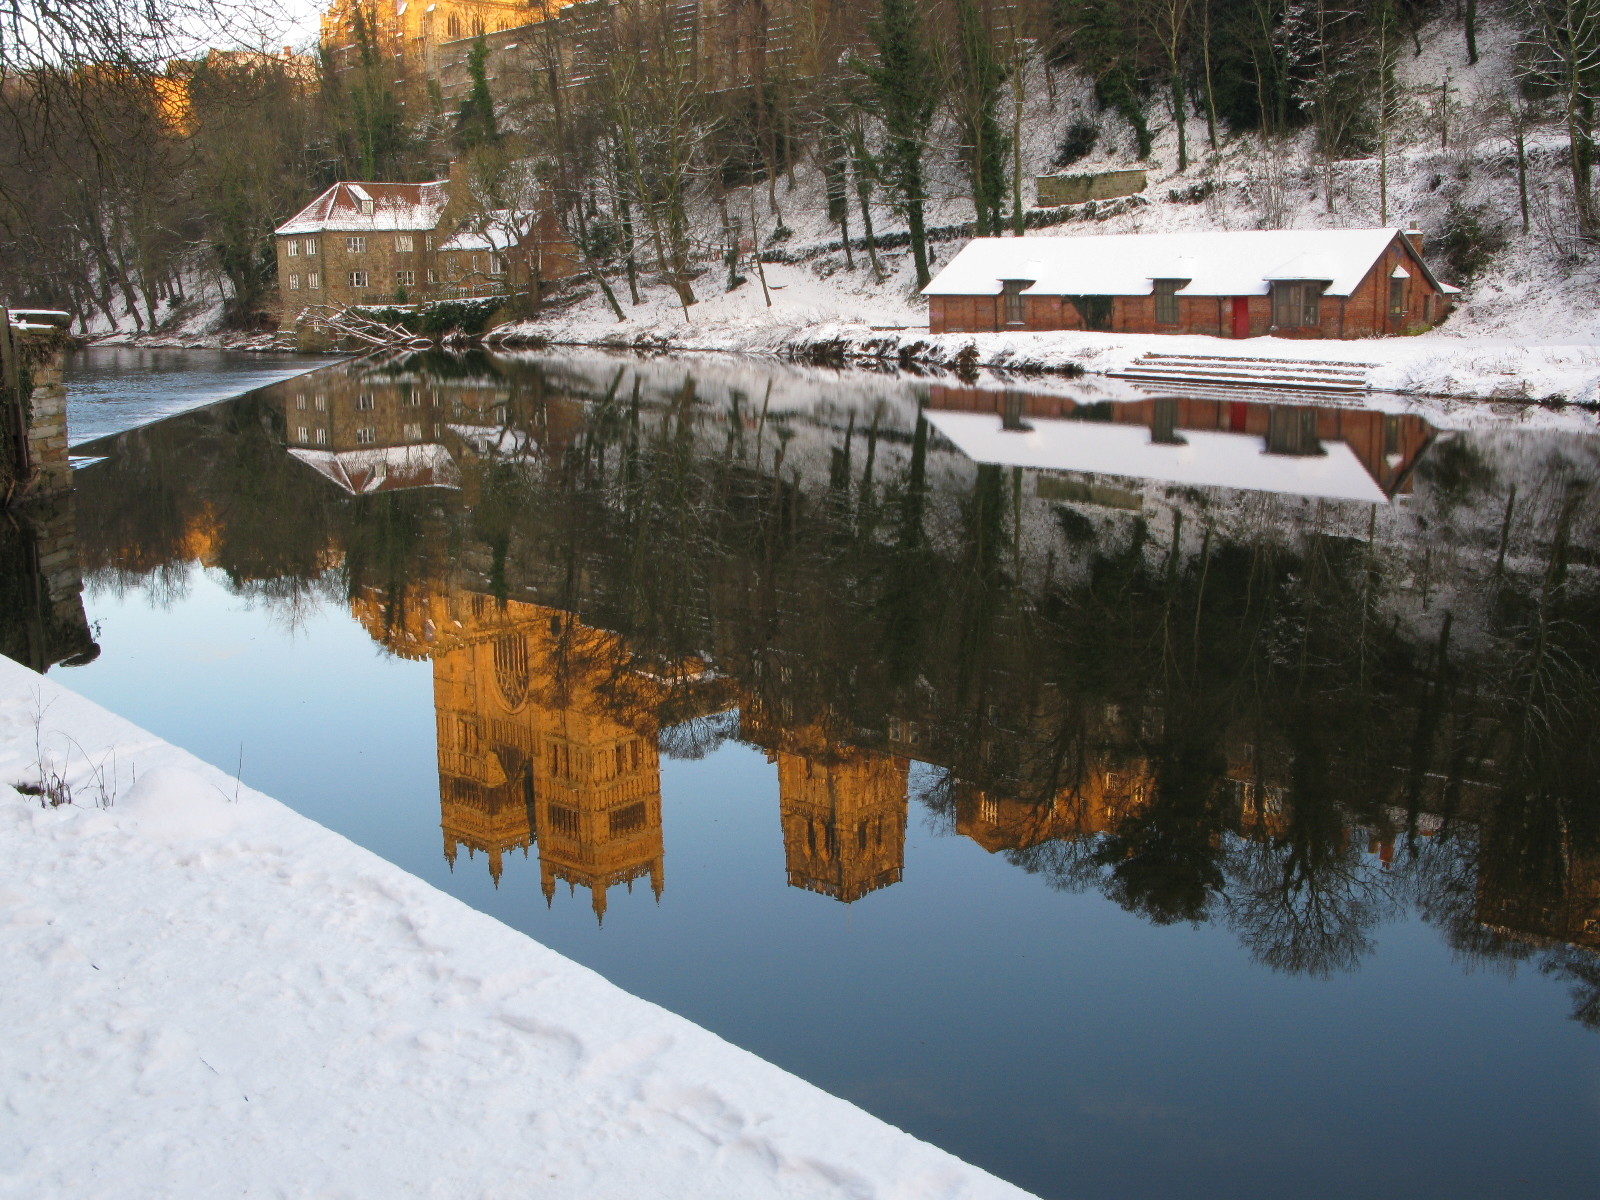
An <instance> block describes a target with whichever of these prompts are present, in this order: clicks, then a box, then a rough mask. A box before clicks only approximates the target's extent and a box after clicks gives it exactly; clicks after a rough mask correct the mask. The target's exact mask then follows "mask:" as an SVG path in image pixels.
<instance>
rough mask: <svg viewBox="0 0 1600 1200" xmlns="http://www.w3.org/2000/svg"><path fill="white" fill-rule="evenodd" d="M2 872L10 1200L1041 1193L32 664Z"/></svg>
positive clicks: (12, 742)
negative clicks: (567, 951) (261, 789)
mask: <svg viewBox="0 0 1600 1200" xmlns="http://www.w3.org/2000/svg"><path fill="white" fill-rule="evenodd" d="M41 768H42V769H41ZM308 769H314V766H313V765H311V764H308ZM41 775H42V776H43V778H44V780H45V782H47V783H48V782H50V781H51V780H52V779H53V778H55V777H57V776H59V777H60V778H62V779H64V780H65V781H66V782H67V783H68V784H69V785H70V788H71V794H72V802H71V803H70V804H64V805H61V806H56V807H52V806H49V805H48V804H46V803H45V802H44V800H43V799H41V798H40V797H38V796H32V795H24V794H21V793H19V792H18V791H17V790H16V789H15V788H13V787H11V786H8V785H10V784H34V783H37V782H38V781H39V780H40V779H41ZM108 801H109V806H107V802H108ZM0 847H3V851H4V854H5V859H6V871H5V879H4V881H3V883H0V895H3V905H0V913H3V916H0V961H3V963H4V974H5V978H6V979H7V985H6V987H5V989H4V992H3V993H0V994H3V995H4V998H5V1013H4V1019H5V1023H6V1029H7V1038H6V1042H7V1048H8V1052H7V1054H6V1057H5V1064H4V1067H3V1068H0V1080H3V1087H4V1104H5V1108H6V1111H7V1113H8V1114H9V1116H8V1119H7V1121H6V1122H5V1123H4V1124H3V1125H0V1194H3V1195H16V1196H24V1195H27V1196H45V1195H51V1196H67V1195H71V1196H75V1197H96V1196H106V1197H111V1196H115V1197H119V1198H122V1197H134V1196H199V1195H221V1194H227V1195H254V1194H271V1195H322V1196H402V1195H404V1196H412V1195H415V1196H450V1197H458V1196H511V1195H518V1196H522V1195H538V1196H541V1197H573V1198H574V1200H576V1198H580V1197H581V1198H584V1200H590V1198H594V1197H602V1196H628V1197H653V1196H654V1197H684V1196H696V1197H711V1196H726V1197H730V1198H732V1197H739V1198H747V1197H761V1196H785V1197H788V1196H795V1197H832V1196H849V1197H903V1198H905V1200H912V1198H917V1200H924V1198H928V1200H931V1198H944V1197H948V1198H951V1200H955V1198H959V1197H1021V1196H1023V1195H1025V1193H1023V1192H1021V1191H1019V1190H1018V1189H1016V1188H1014V1187H1012V1186H1010V1185H1009V1184H1005V1183H1002V1182H1000V1181H999V1180H997V1179H995V1178H993V1177H992V1176H989V1175H986V1174H985V1173H983V1172H982V1171H979V1170H978V1169H976V1168H974V1167H971V1166H969V1165H967V1164H965V1163H963V1162H961V1161H959V1160H958V1159H955V1158H953V1157H951V1156H950V1155H948V1154H946V1153H945V1152H943V1151H941V1150H938V1149H935V1148H934V1147H932V1146H929V1145H927V1144H925V1143H923V1142H919V1141H917V1140H916V1139H914V1138H912V1137H910V1136H909V1135H907V1134H904V1133H902V1132H900V1131H899V1130H896V1129H894V1128H892V1127H890V1126H888V1125H886V1124H884V1123H883V1122H881V1121H878V1120H877V1119H876V1118H873V1117H871V1116H869V1115H867V1114H866V1113H864V1112H862V1111H861V1110H860V1109H858V1108H855V1107H854V1106H853V1105H850V1104H848V1103H846V1102H845V1101H843V1100H839V1099H837V1098H835V1097H832V1096H829V1095H827V1094H825V1093H823V1092H821V1091H819V1090H817V1089H816V1088H814V1087H812V1086H811V1085H809V1084H807V1083H804V1082H803V1081H801V1080H799V1079H797V1078H795V1077H794V1076H792V1075H789V1074H787V1073H786V1072H784V1071H781V1070H780V1069H778V1068H777V1067H775V1066H772V1065H771V1064H769V1063H766V1062H764V1061H762V1060H760V1059H758V1058H756V1057H754V1056H752V1055H750V1054H748V1053H746V1052H744V1051H742V1050H739V1049H737V1048H735V1047H733V1046H731V1045H729V1044H728V1043H726V1042H724V1041H722V1040H721V1039H719V1038H717V1037H716V1036H714V1035H713V1034H711V1033H709V1032H707V1031H705V1030H704V1029H701V1028H699V1027H698V1026H695V1025H692V1024H690V1023H689V1022H687V1021H685V1020H683V1019H682V1018H679V1017H676V1016H673V1015H672V1014H671V1013H668V1012H666V1011H664V1010H662V1009H660V1008H657V1007H655V1006H654V1005H651V1004H648V1003H646V1002H644V1001H642V1000H639V999H637V998H635V997H633V996H631V995H628V994H627V993H624V992H622V991H621V990H619V989H618V988H616V987H614V986H613V985H611V984H609V983H607V982H606V981H605V980H604V979H602V978H600V977H599V976H598V975H596V974H594V973H593V972H591V971H589V970H587V969H586V968H584V967H581V966H579V965H577V964H576V963H573V962H571V961H570V960H568V959H565V958H563V957H561V956H560V955H558V954H555V953H554V952H552V951H550V950H548V949H545V948H544V947H542V946H540V945H538V944H537V943H535V942H533V941H530V940H529V939H528V938H526V937H524V936H523V935H521V934H519V933H516V932H515V931H513V930H511V929H509V928H507V927H505V926H504V925H501V924H500V923H499V922H497V921H495V920H493V919H492V918H490V917H487V916H485V915H483V914H481V913H478V912H475V911H473V910H471V909H469V908H468V907H466V906H465V905H463V904H461V903H460V902H458V901H456V900H454V899H451V898H450V897H448V896H446V895H444V894H443V893H441V892H438V891H436V890H434V889H433V888H432V887H430V886H428V885H427V884H425V883H423V882H422V881H420V880H418V879H416V878H414V877H412V876H410V875H408V874H406V873H405V872H403V871H401V870H400V869H399V868H397V867H395V866H393V865H391V864H389V863H387V862H385V861H383V860H382V859H379V858H377V857H376V856H374V855H372V854H370V853H368V852H367V851H365V850H362V849H360V848H359V847H357V846H355V845H353V844H351V843H350V842H348V841H346V840H345V839H343V838H341V837H339V836H338V835H336V834H333V833H331V832H329V831H328V830H326V829H324V828H322V827H321V826H319V825H316V824H314V823H312V822H310V821H308V820H306V819H304V818H303V817H300V816H298V815H297V814H295V813H294V812H292V811H290V810H289V809H288V808H286V807H285V806H283V805H282V804H280V803H278V802H277V801H275V800H272V799H269V798H268V797H266V796H263V795H260V794H259V793H256V792H253V791H251V790H250V789H249V788H247V787H243V786H240V785H239V784H238V783H237V782H236V781H235V780H234V779H233V778H232V777H230V776H229V775H227V774H226V773H225V772H223V771H219V770H217V769H216V768H213V767H210V766H207V765H206V764H204V763H201V762H200V761H199V760H198V759H195V758H194V757H193V756H191V755H189V754H187V753H185V752H184V751H182V750H179V749H177V748H176V747H173V746H171V745H169V744H167V743H165V742H162V741H161V740H160V739H158V738H155V737H153V736H152V735H150V734H148V733H145V732H143V731H142V730H139V729H137V728H135V727H134V726H132V725H131V724H129V723H128V722H127V721H124V720H122V719H121V718H118V717H116V716H113V715H112V714H110V713H108V712H106V711H105V710H104V709H101V708H99V707H98V706H96V705H94V704H92V703H90V702H89V701H87V700H85V699H83V698H81V697H79V696H77V695H76V694H74V693H72V692H70V691H68V690H67V689H65V688H63V687H62V686H60V685H59V684H57V683H56V682H55V681H54V680H53V679H47V678H44V677H42V676H38V675H35V674H33V673H32V672H30V671H28V670H26V669H25V668H23V667H20V666H18V665H16V664H15V663H12V662H10V661H8V660H5V659H0Z"/></svg>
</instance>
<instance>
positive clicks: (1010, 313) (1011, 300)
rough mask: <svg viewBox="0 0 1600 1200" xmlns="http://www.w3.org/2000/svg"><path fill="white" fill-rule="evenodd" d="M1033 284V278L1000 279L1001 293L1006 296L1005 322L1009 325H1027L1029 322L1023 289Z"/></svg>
mask: <svg viewBox="0 0 1600 1200" xmlns="http://www.w3.org/2000/svg"><path fill="white" fill-rule="evenodd" d="M1032 286H1033V280H1031V279H1003V280H1001V281H1000V294H1001V295H1002V296H1003V297H1004V298H1005V323H1006V324H1007V325H1026V324H1027V323H1028V316H1027V311H1028V310H1027V304H1026V302H1025V301H1024V299H1023V296H1022V290H1023V289H1024V288H1030V287H1032Z"/></svg>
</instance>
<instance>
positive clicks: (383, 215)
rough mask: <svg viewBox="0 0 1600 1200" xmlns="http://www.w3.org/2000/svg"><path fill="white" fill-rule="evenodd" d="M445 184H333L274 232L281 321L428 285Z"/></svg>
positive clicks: (413, 291) (391, 298) (378, 300)
mask: <svg viewBox="0 0 1600 1200" xmlns="http://www.w3.org/2000/svg"><path fill="white" fill-rule="evenodd" d="M448 198H449V189H448V186H447V184H446V183H445V182H444V181H442V180H439V181H436V182H433V183H336V184H334V185H333V186H332V187H331V188H329V189H328V190H327V191H325V192H323V193H322V195H320V196H318V197H317V198H316V199H315V200H313V201H312V202H311V203H310V204H308V205H306V207H305V208H303V209H301V210H300V211H299V212H298V213H296V214H295V215H294V216H292V217H290V218H289V219H288V220H287V221H285V222H284V223H283V224H282V225H280V226H278V228H277V229H276V230H275V231H274V232H275V235H276V241H277V254H278V292H279V295H280V296H281V297H282V299H283V314H284V318H285V320H288V321H292V320H293V319H294V318H295V317H296V316H297V315H298V314H299V313H300V312H301V310H302V309H304V308H305V307H306V306H307V305H310V304H334V305H343V304H385V303H391V302H393V301H394V300H395V299H396V297H397V294H404V295H405V296H407V297H410V296H413V295H416V294H418V291H419V288H420V289H426V287H427V282H428V278H429V272H430V271H433V270H435V268H434V266H433V257H434V249H435V245H434V244H435V240H436V239H437V237H438V227H439V219H440V217H441V216H442V215H443V213H444V209H445V204H446V202H447V200H448Z"/></svg>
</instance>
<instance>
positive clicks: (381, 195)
mask: <svg viewBox="0 0 1600 1200" xmlns="http://www.w3.org/2000/svg"><path fill="white" fill-rule="evenodd" d="M448 199H449V185H448V183H447V182H446V181H445V180H436V181H434V182H432V183H336V184H334V185H333V186H332V187H331V188H329V189H328V190H327V191H325V192H323V193H322V195H320V196H318V197H317V198H316V199H315V200H313V201H312V202H311V203H310V204H308V205H306V206H305V207H304V208H303V209H301V210H300V211H299V212H297V213H296V214H295V215H294V216H292V217H290V218H289V219H288V220H287V221H285V222H284V223H283V224H282V225H280V226H278V228H277V229H275V230H274V231H273V232H274V233H276V234H279V235H293V234H297V233H390V232H393V233H407V232H419V233H420V232H427V231H430V230H433V229H435V228H436V227H437V226H438V224H439V216H440V214H441V213H443V212H444V206H445V201H446V200H448ZM366 201H370V202H371V205H372V211H371V212H370V213H369V212H366V211H364V203H363V202H366Z"/></svg>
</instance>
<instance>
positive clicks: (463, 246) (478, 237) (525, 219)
mask: <svg viewBox="0 0 1600 1200" xmlns="http://www.w3.org/2000/svg"><path fill="white" fill-rule="evenodd" d="M536 219H537V215H536V214H534V213H530V212H523V211H520V210H517V209H510V208H501V209H496V210H495V211H494V212H491V213H485V214H483V215H481V216H476V217H469V218H467V219H466V220H465V221H463V222H462V223H461V224H460V225H458V226H456V229H455V232H453V233H452V234H451V235H450V237H449V239H448V240H446V241H445V242H443V243H442V244H441V245H440V246H439V249H440V250H497V251H500V252H504V251H506V250H509V249H511V248H512V247H513V246H515V245H516V244H517V243H518V242H519V241H521V240H522V233H525V232H526V231H527V230H529V229H532V228H533V225H534V222H535V221H536ZM518 231H522V232H518Z"/></svg>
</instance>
